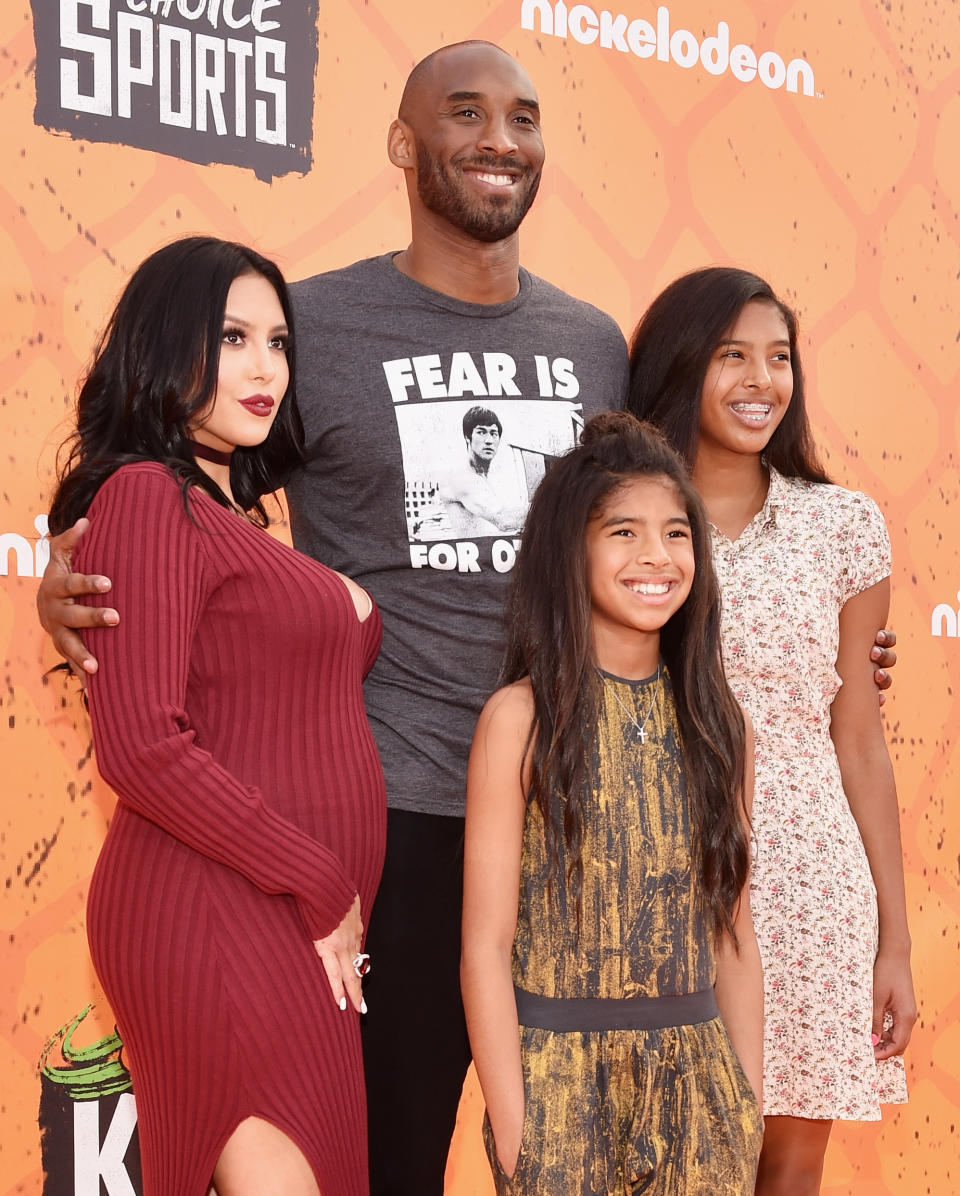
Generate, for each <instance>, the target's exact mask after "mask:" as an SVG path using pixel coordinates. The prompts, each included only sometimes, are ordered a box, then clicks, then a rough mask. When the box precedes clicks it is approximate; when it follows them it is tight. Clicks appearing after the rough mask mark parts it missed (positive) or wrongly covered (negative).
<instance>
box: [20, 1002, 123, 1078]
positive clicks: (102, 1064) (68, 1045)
mask: <svg viewBox="0 0 960 1196" xmlns="http://www.w3.org/2000/svg"><path fill="white" fill-rule="evenodd" d="M92 1008H93V1005H87V1006H86V1008H84V1009H81V1011H80V1012H79V1013H78V1014H77V1016H76V1017H75V1018H73V1020H72V1021H69V1022H67V1023H66V1024H65V1025H63V1026H61V1027H60V1029H59V1030H57V1032H56V1033H55V1034H53V1035H52V1036H51V1038H50V1039H49V1040H48V1041H47V1043H46V1045H45V1046H44V1048H43V1052H42V1054H41V1056H40V1070H41V1074H42V1075H43V1076H44V1077H45V1078H46V1079H48V1080H50V1081H52V1082H53V1083H54V1084H58V1085H60V1086H61V1087H62V1088H63V1089H64V1090H65V1093H66V1095H67V1096H68V1097H69V1098H70V1099H71V1100H98V1099H99V1098H100V1097H102V1096H112V1095H114V1094H115V1093H118V1092H129V1091H130V1089H131V1087H132V1084H131V1081H130V1073H129V1072H128V1071H127V1069H126V1068H125V1067H124V1065H123V1061H122V1059H121V1057H120V1052H121V1050H122V1049H123V1042H122V1041H121V1039H120V1035H119V1034H117V1033H116V1031H114V1033H113V1034H108V1035H107V1036H106V1037H105V1038H101V1039H100V1040H99V1042H94V1043H92V1044H91V1045H90V1046H86V1047H74V1046H73V1035H74V1032H75V1031H76V1029H77V1027H78V1026H79V1025H80V1023H81V1022H82V1021H83V1020H84V1018H85V1017H86V1016H87V1014H88V1013H89V1012H90V1010H91V1009H92ZM57 1043H59V1044H60V1052H59V1053H60V1056H61V1057H62V1060H63V1063H62V1064H60V1063H56V1062H51V1061H50V1054H51V1052H52V1051H53V1049H54V1047H55V1046H56V1045H57Z"/></svg>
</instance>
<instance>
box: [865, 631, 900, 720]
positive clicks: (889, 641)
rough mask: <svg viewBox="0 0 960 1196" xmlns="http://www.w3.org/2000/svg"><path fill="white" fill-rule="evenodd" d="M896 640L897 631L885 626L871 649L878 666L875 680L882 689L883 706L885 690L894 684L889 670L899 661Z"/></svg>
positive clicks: (874, 676) (871, 654)
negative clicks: (895, 650)
mask: <svg viewBox="0 0 960 1196" xmlns="http://www.w3.org/2000/svg"><path fill="white" fill-rule="evenodd" d="M896 642H897V637H896V633H895V632H893V631H890V630H889V629H888V628H884V629H883V630H882V631H878V632H877V638H876V641H875V643H874V645H873V647H872V648H871V649H870V659H871V660H872V661H873V663H874V664H875V665H876V666H877V667H876V669H875V670H874V674H873V680H874V684H875V685H876V687H877V689H878V690H879V691H880V705H881V706H882V705H883V704H884V702H885V701H886V700H887V695H886V694H885V693H884V692H883V691H884V690H886V689H889V688H890V686H891V685H893V678H892V677H891V676H890V674H889V672H888V671H887V670H888V669H892V668H893V667H894V666H895V665H896V663H897V654H896V652H894V650H893V649H894V645H895V644H896Z"/></svg>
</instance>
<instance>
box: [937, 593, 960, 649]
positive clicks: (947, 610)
mask: <svg viewBox="0 0 960 1196" xmlns="http://www.w3.org/2000/svg"><path fill="white" fill-rule="evenodd" d="M957 601H958V602H960V590H957ZM930 634H931V635H945V636H946V637H947V638H948V639H952V640H955V639H957V638H958V637H960V609H958V610H954V608H953V607H952V606H951V605H950V603H949V602H941V603H940V605H939V606H935V607H934V608H933V614H932V615H931V616H930Z"/></svg>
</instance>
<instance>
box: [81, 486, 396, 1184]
mask: <svg viewBox="0 0 960 1196" xmlns="http://www.w3.org/2000/svg"><path fill="white" fill-rule="evenodd" d="M190 502H191V509H192V512H193V517H194V520H195V522H191V520H190V518H189V517H188V515H187V513H186V511H185V510H184V506H183V501H182V498H181V494H180V490H179V488H178V486H177V484H176V482H175V480H174V479H173V477H172V475H171V474H170V473H169V472H168V471H167V470H166V469H165V468H163V467H162V466H160V465H154V464H139V465H129V466H125V467H124V468H122V469H120V470H119V471H118V472H117V473H115V474H114V475H113V476H112V477H111V478H110V479H109V480H108V481H107V482H106V483H105V484H104V485H103V486H102V487H101V489H100V491H99V493H98V494H97V496H96V498H95V500H94V502H93V504H92V505H91V507H90V511H89V515H90V519H91V526H90V529H89V531H88V532H87V533H86V535H85V536H84V537H83V540H82V541H81V547H80V549H79V550H78V552H77V554H76V557H77V561H76V564H77V567H78V568H80V569H89V568H96V570H97V571H98V572H102V573H105V574H106V575H107V576H109V577H111V578H112V580H113V590H112V593H111V595H110V598H109V601H110V604H111V605H115V606H116V607H117V609H118V610H119V611H120V614H121V622H120V625H119V627H116V628H112V629H109V630H104V629H101V630H98V631H91V632H90V633H89V634H88V636H87V639H88V643H89V647H90V649H91V651H92V652H93V653H94V655H96V656H97V657H98V658H99V660H100V670H99V672H98V673H96V675H95V676H93V677H91V678H90V679H89V684H88V692H89V699H90V714H91V720H92V723H93V738H94V745H95V748H96V755H97V761H98V764H99V767H100V771H101V773H102V774H103V776H104V778H105V779H106V780H107V782H108V783H109V784H110V785H111V786H112V787H113V788H114V789H115V790H116V792H117V795H118V798H119V801H118V804H117V808H116V813H115V815H114V818H113V820H112V822H111V824H110V829H109V832H108V833H107V837H106V841H105V843H104V846H103V851H102V853H101V856H100V859H99V861H98V863H97V867H96V871H95V873H94V876H93V880H92V882H91V886H90V896H89V903H88V935H89V939H90V949H91V953H92V956H93V960H94V964H95V966H96V969H97V973H98V975H99V977H100V979H101V982H102V983H103V987H104V990H105V991H106V994H107V996H108V998H109V1000H110V1003H111V1005H112V1007H113V1010H114V1012H115V1014H116V1017H117V1023H118V1026H119V1029H120V1033H121V1035H122V1037H123V1040H124V1043H125V1044H126V1049H127V1052H128V1061H129V1063H130V1066H131V1070H132V1072H133V1078H134V1091H135V1095H136V1101H137V1110H138V1117H139V1128H140V1143H141V1154H142V1161H143V1176H144V1189H145V1193H146V1194H147V1196H194V1194H196V1196H205V1193H206V1192H207V1189H208V1186H209V1183H210V1178H211V1174H212V1171H213V1167H214V1164H215V1163H216V1160H217V1158H218V1157H219V1154H220V1152H221V1150H222V1149H223V1146H224V1143H225V1142H226V1140H227V1138H228V1137H229V1136H230V1134H231V1133H232V1132H233V1130H234V1129H235V1128H236V1126H237V1125H238V1124H239V1122H240V1121H242V1120H243V1119H244V1118H245V1117H248V1116H251V1115H254V1116H258V1117H262V1118H264V1119H266V1120H267V1121H270V1122H272V1123H273V1124H275V1125H276V1126H278V1127H279V1128H280V1129H282V1130H283V1131H284V1132H285V1133H286V1134H288V1135H289V1137H290V1138H291V1139H293V1140H294V1141H295V1142H296V1143H297V1144H298V1145H299V1147H300V1149H301V1150H302V1151H303V1153H304V1155H305V1156H306V1158H307V1159H308V1160H309V1162H310V1165H311V1166H312V1168H313V1170H314V1174H315V1175H316V1178H317V1182H318V1184H319V1186H320V1191H321V1193H322V1194H323V1196H364V1194H365V1193H366V1192H367V1156H366V1140H365V1139H366V1108H365V1100H364V1090H363V1077H362V1070H361V1058H360V1041H359V1026H358V1017H357V1014H356V1013H355V1012H354V1011H353V1010H352V1009H351V1008H348V1009H347V1011H346V1012H343V1013H342V1012H341V1011H340V1010H339V1009H338V1008H337V1005H336V1004H335V1002H334V1000H333V996H332V993H331V991H330V987H329V985H328V983H327V979H326V975H325V973H324V971H323V966H322V964H321V962H320V959H319V957H318V956H317V954H316V952H315V950H314V948H313V945H312V941H311V940H313V939H316V938H322V937H324V936H326V935H327V934H329V933H330V932H331V931H332V930H333V929H334V928H335V927H336V926H337V925H338V924H339V923H340V921H341V920H342V919H343V917H344V915H345V914H346V913H347V910H348V909H349V907H350V905H351V903H352V901H353V899H354V895H355V894H356V893H359V894H360V901H361V909H362V917H363V921H364V924H365V925H366V924H367V923H368V922H369V918H370V908H371V905H372V902H373V897H374V893H375V891H376V886H377V882H378V880H379V876H380V869H381V865H382V860H383V848H384V835H385V801H384V788H383V775H382V773H381V770H380V763H379V760H378V758H377V753H376V749H375V747H374V743H373V738H372V736H371V733H370V728H369V726H368V723H367V718H366V714H365V711H364V707H363V696H362V692H361V683H362V680H363V677H364V675H365V673H366V672H367V670H368V669H369V668H370V666H371V664H372V663H373V660H374V658H375V656H376V654H377V650H378V647H379V642H380V622H379V615H378V614H377V612H376V610H375V609H374V610H373V612H372V613H371V614H370V615H369V616H368V617H367V619H366V620H365V621H363V622H361V621H360V619H359V618H358V617H357V614H356V610H355V608H354V605H353V601H352V599H351V597H350V594H349V593H348V591H347V589H346V587H345V586H344V585H343V583H342V581H341V580H340V579H339V578H338V577H337V576H336V574H334V573H332V572H331V571H330V570H329V569H326V568H325V567H324V566H322V565H320V564H318V563H317V562H315V561H313V560H310V559H309V558H308V557H305V556H302V555H301V554H299V553H296V552H294V551H292V550H291V549H289V548H287V547H285V546H284V545H282V544H279V543H278V542H277V541H276V540H274V539H273V538H272V537H270V536H269V535H267V534H266V533H265V532H263V531H261V530H260V529H258V528H256V527H254V526H253V525H251V524H250V523H248V522H247V521H246V520H243V519H239V518H237V516H236V515H233V514H231V513H230V512H229V511H227V510H225V509H224V508H223V507H220V506H218V505H217V504H216V503H215V502H214V501H213V500H212V499H211V498H209V496H207V495H206V494H204V493H203V492H202V491H201V490H198V489H194V490H193V491H192V492H191V498H190Z"/></svg>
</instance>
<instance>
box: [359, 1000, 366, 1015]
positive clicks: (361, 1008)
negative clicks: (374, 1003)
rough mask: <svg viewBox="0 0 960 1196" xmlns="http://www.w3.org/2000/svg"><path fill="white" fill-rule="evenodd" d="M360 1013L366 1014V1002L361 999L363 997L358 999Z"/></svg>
mask: <svg viewBox="0 0 960 1196" xmlns="http://www.w3.org/2000/svg"><path fill="white" fill-rule="evenodd" d="M360 1012H361V1013H366V1012H367V1003H366V1001H365V1000H364V999H363V997H361V998H360Z"/></svg>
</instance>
